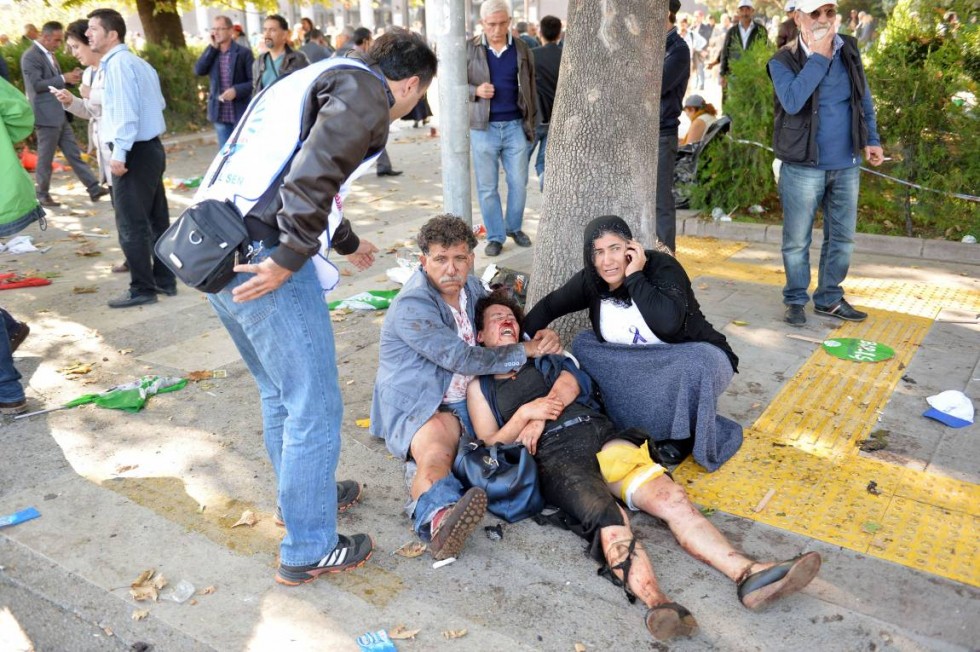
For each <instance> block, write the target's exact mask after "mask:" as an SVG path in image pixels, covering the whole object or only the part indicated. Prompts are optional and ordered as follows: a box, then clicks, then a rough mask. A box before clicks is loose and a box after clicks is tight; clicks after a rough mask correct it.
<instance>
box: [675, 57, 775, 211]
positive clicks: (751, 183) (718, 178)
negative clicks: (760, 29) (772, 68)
mask: <svg viewBox="0 0 980 652" xmlns="http://www.w3.org/2000/svg"><path fill="white" fill-rule="evenodd" d="M771 56H772V50H771V49H770V48H769V47H768V46H767V45H766V44H764V43H760V42H757V43H756V44H755V45H754V46H753V47H752V48H751V49H750V50H749V51H748V52H746V53H745V54H743V55H742V57H741V58H740V59H738V60H736V61H731V62H730V66H731V73H730V74H729V76H728V88H727V89H726V92H725V105H724V112H725V115H728V116H729V117H730V118H731V119H732V129H731V132H730V133H731V136H732V138H734V139H738V140H749V141H753V142H755V143H761V144H763V145H766V146H768V145H769V144H770V141H771V140H772V125H773V101H772V84H771V83H770V81H769V75H768V74H767V73H766V63H767V62H768V61H769V58H770V57H771ZM772 158H773V157H772V152H769V151H767V150H765V149H762V148H761V147H756V146H753V145H746V144H742V143H736V142H733V140H731V139H729V138H727V137H721V138H717V139H716V140H715V141H713V142H712V144H711V146H710V147H708V148H707V149H705V151H704V152H703V153H702V155H701V159H700V162H699V164H698V185H696V186H694V187H693V188H692V195H691V200H692V205H693V206H695V207H698V208H707V209H710V208H712V207H714V206H720V207H721V208H723V209H725V211H730V210H732V209H733V208H736V207H742V208H743V209H744V208H746V207H748V206H751V205H753V204H761V205H763V206H767V207H771V206H773V205H774V204H775V201H776V198H775V194H776V184H775V181H774V180H773V175H772Z"/></svg>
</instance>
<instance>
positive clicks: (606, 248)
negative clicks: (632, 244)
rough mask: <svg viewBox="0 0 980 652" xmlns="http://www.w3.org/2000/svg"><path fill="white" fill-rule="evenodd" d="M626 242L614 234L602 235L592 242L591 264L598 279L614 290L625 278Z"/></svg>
mask: <svg viewBox="0 0 980 652" xmlns="http://www.w3.org/2000/svg"><path fill="white" fill-rule="evenodd" d="M627 244H628V243H627V241H626V239H625V238H623V237H622V236H620V235H617V234H615V233H604V234H603V235H601V236H599V237H598V238H596V239H595V240H593V241H592V264H593V265H595V269H596V272H597V273H598V274H599V277H600V278H601V279H602V280H603V281H605V282H606V283H608V284H609V289H610V290H615V289H616V288H618V287H619V286H620V285H622V284H623V279H625V278H626V265H627V263H628V261H627V260H626V245H627Z"/></svg>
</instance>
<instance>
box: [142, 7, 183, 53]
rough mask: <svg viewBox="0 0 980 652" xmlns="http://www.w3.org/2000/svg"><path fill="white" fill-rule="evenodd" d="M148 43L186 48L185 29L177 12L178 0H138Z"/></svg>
mask: <svg viewBox="0 0 980 652" xmlns="http://www.w3.org/2000/svg"><path fill="white" fill-rule="evenodd" d="M136 11H138V12H139V15H140V22H141V23H143V31H144V32H145V34H144V36H146V42H147V43H153V44H154V45H163V44H164V43H165V42H166V43H169V44H170V47H174V48H185V47H187V43H185V42H184V29H183V27H182V26H181V24H180V15H179V14H178V13H177V0H136Z"/></svg>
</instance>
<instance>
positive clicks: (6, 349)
mask: <svg viewBox="0 0 980 652" xmlns="http://www.w3.org/2000/svg"><path fill="white" fill-rule="evenodd" d="M3 313H4V315H3V318H2V319H0V403H17V402H19V401H22V400H24V388H23V387H22V386H21V384H20V378H21V376H20V372H18V371H17V367H15V366H14V354H13V353H12V352H11V351H10V331H9V330H8V323H9V322H8V319H7V318H8V317H10V315H9V313H7V311H6V310H4V311H3ZM9 321H11V322H13V321H14V320H13V317H10V319H9ZM14 323H16V322H14Z"/></svg>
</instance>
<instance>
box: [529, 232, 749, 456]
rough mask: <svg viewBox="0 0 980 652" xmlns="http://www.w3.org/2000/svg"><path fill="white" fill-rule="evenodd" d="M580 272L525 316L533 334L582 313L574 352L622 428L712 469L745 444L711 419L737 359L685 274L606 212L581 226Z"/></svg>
mask: <svg viewBox="0 0 980 652" xmlns="http://www.w3.org/2000/svg"><path fill="white" fill-rule="evenodd" d="M584 258H585V261H584V263H585V264H584V267H583V269H582V270H581V271H580V272H578V273H577V274H575V275H574V276H572V278H571V279H569V280H568V281H567V282H566V283H565V284H564V285H563V286H562V287H560V288H558V289H557V290H555V291H553V292H551V293H550V294H548V295H547V296H546V297H544V298H543V299H542V300H541V301H539V302H538V303H537V304H536V305H535V306H534V309H533V310H531V312H530V313H528V315H527V320H526V321H525V331H526V332H527V333H528V334H530V335H532V336H533V335H534V333H536V332H537V331H538V330H539V329H541V328H544V327H546V326H547V325H548V324H550V323H551V322H552V321H554V320H555V319H558V318H559V317H562V316H563V315H567V314H570V313H573V312H576V311H579V310H585V309H588V311H589V319H590V321H591V322H592V331H593V332H591V333H590V332H588V331H586V332H583V333H581V334H579V336H578V337H576V338H575V341H574V342H573V344H572V352H573V353H574V354H575V356H576V357H577V358H578V359H579V362H580V363H581V365H582V368H583V369H584V370H585V371H586V372H588V374H589V375H590V376H592V378H594V379H595V380H596V383H597V385H598V386H599V389H600V391H601V393H602V398H603V402H604V404H605V409H606V412H607V414H608V415H609V417H610V418H611V419H612V421H613V423H614V424H615V425H616V426H617V427H619V428H628V427H636V428H640V429H642V430H646V431H647V432H648V433H649V434H650V436H651V438H652V439H654V440H655V441H656V442H658V444H657V450H658V451H659V453H660V457H661V459H663V460H664V461H665V462H667V463H669V464H676V463H679V462H680V461H681V460H683V459H684V458H685V457H686V456H687V455H688V454H690V453H691V452H692V451H693V455H694V459H695V461H697V462H698V463H699V464H701V466H703V467H704V468H706V469H707V470H709V471H714V470H716V469H717V468H718V467H720V466H721V465H722V464H723V463H724V462H725V461H727V460H728V459H729V458H730V457H731V456H732V455H734V454H735V452H736V451H737V450H738V448H739V446H741V444H742V427H741V426H740V425H739V424H737V423H735V422H734V421H732V420H731V419H728V418H726V417H722V416H719V415H718V414H717V413H716V406H717V401H718V397H719V396H721V394H722V392H724V391H725V388H726V387H728V383H729V382H731V379H732V376H733V374H734V372H736V371H737V370H738V357H737V356H736V355H735V353H734V352H733V351H732V349H731V347H730V346H728V342H727V341H726V339H725V336H724V335H722V334H721V333H719V332H718V331H716V330H715V329H714V328H713V327H712V326H711V324H710V323H708V320H706V319H705V318H704V315H703V314H701V308H700V306H699V305H698V302H697V299H695V298H694V292H693V290H692V289H691V281H690V279H688V277H687V273H686V272H685V271H684V268H683V267H681V265H680V263H678V262H677V261H676V260H675V259H674V258H673V257H672V256H671V255H670V254H667V253H662V252H659V251H653V250H644V249H643V247H642V246H641V245H640V244H639V243H638V242H637V241H635V240H634V239H633V234H632V232H631V231H630V228H629V226H628V225H627V224H626V222H625V221H624V220H623V219H622V218H619V217H616V216H614V215H606V216H603V217H599V218H596V219H594V220H592V221H591V222H589V224H588V225H586V227H585V241H584Z"/></svg>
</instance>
